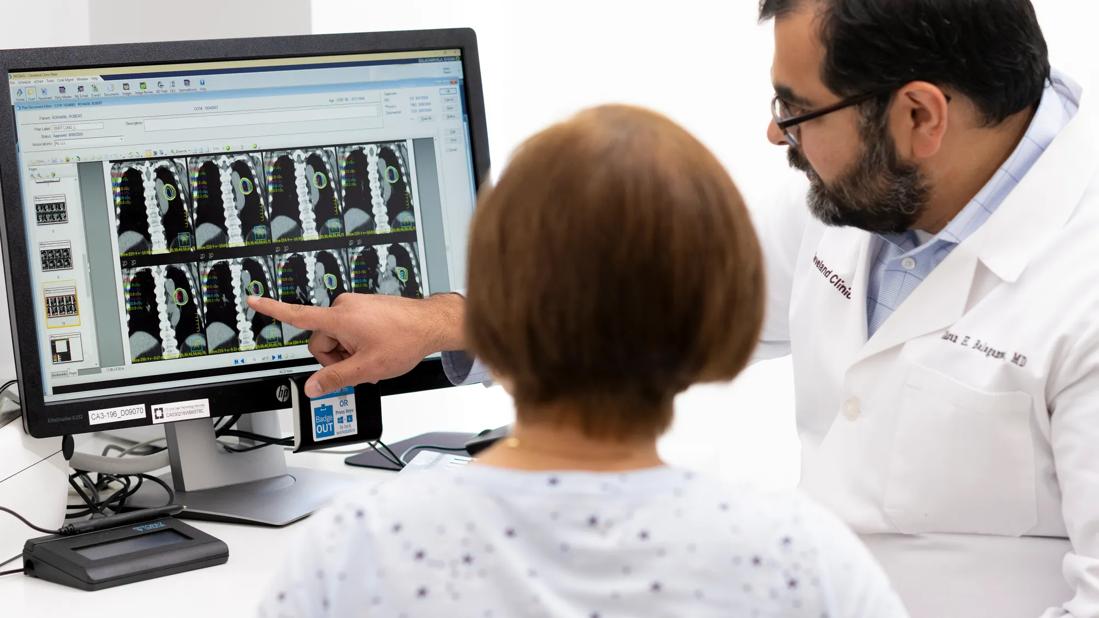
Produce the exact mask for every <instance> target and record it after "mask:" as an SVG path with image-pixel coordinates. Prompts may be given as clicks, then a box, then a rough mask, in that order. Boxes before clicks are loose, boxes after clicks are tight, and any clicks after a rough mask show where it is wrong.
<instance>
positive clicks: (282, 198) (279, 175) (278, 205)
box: [264, 150, 313, 241]
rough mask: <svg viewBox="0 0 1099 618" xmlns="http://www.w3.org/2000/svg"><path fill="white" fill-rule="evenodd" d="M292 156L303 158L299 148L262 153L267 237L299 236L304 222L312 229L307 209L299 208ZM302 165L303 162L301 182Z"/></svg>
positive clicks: (295, 238)
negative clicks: (268, 217)
mask: <svg viewBox="0 0 1099 618" xmlns="http://www.w3.org/2000/svg"><path fill="white" fill-rule="evenodd" d="M295 158H303V157H302V156H301V151H290V150H283V151H276V152H271V153H265V156H264V169H265V170H266V175H267V198H268V200H269V202H270V205H271V239H272V240H275V241H280V240H297V239H300V238H303V237H304V236H305V234H306V223H308V224H309V228H310V229H312V228H313V220H312V218H313V215H312V212H311V211H310V210H309V209H308V208H302V206H301V202H300V200H299V196H298V182H297V170H298V164H297V161H296V160H295ZM304 167H305V166H304V165H303V166H302V175H303V181H304V174H305V169H304ZM303 211H304V212H303ZM304 215H308V217H305V216H304Z"/></svg>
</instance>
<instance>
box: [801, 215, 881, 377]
mask: <svg viewBox="0 0 1099 618" xmlns="http://www.w3.org/2000/svg"><path fill="white" fill-rule="evenodd" d="M871 249H872V244H871V235H870V234H868V233H867V232H865V231H863V230H859V229H856V228H851V227H830V228H827V229H825V231H824V233H823V235H822V236H821V239H820V242H819V243H818V245H817V249H816V252H815V253H814V255H812V256H811V259H812V260H813V264H812V267H813V270H814V271H816V272H810V273H809V276H810V277H813V278H817V277H819V278H821V279H822V281H821V282H820V284H818V285H814V286H812V288H811V289H813V290H816V293H815V296H816V298H814V299H812V300H811V301H810V303H809V304H807V305H806V306H807V307H812V308H813V309H812V311H813V312H814V313H815V314H816V315H817V316H819V317H822V318H824V319H822V320H819V322H817V323H816V328H815V329H814V331H815V332H814V333H813V338H814V339H815V340H817V341H818V342H819V344H821V345H824V347H826V348H827V349H828V350H829V355H831V356H833V358H836V359H837V360H843V361H847V360H848V359H850V358H851V357H853V356H854V355H855V354H856V353H857V352H858V351H859V348H861V347H862V345H863V343H864V342H865V341H866V282H867V279H868V277H869V263H870V257H871V256H870V251H871ZM824 316H827V317H826V318H825V317H824ZM825 341H827V343H826V344H825V343H824V342H825Z"/></svg>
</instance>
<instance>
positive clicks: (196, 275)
mask: <svg viewBox="0 0 1099 618" xmlns="http://www.w3.org/2000/svg"><path fill="white" fill-rule="evenodd" d="M411 144H412V142H411V141H408V140H405V141H386V142H372V143H362V144H344V145H327V146H310V147H293V148H282V149H275V150H256V151H250V152H216V153H210V154H205V155H195V156H189V157H182V158H146V159H138V160H116V161H111V162H110V178H111V186H110V191H111V198H113V205H114V214H115V226H116V229H115V233H116V235H117V236H116V238H117V242H118V262H117V263H116V264H117V267H118V269H119V270H118V271H117V276H118V277H119V281H121V293H122V296H123V298H122V301H123V305H124V306H125V309H126V316H127V321H128V327H129V340H128V342H129V350H130V362H135V363H136V362H149V361H159V360H168V359H178V358H186V357H192V356H202V355H207V354H221V353H230V352H238V351H247V350H256V349H266V348H276V347H283V346H292V345H300V344H303V343H306V342H307V341H308V339H309V335H310V332H309V331H304V330H301V329H298V328H295V327H293V326H291V325H289V324H283V323H280V322H279V321H277V320H274V319H272V318H269V317H267V316H265V315H263V314H260V313H257V312H255V311H253V310H252V309H251V308H250V307H248V304H247V302H246V299H247V297H248V296H265V297H267V298H273V299H275V300H279V301H282V302H286V303H291V304H298V305H313V306H319V307H329V306H331V305H332V304H333V303H334V302H335V301H336V299H337V298H338V297H339V295H340V294H343V293H345V292H354V293H359V294H387V295H392V296H405V297H408V298H422V297H423V295H424V293H425V290H424V287H423V286H424V284H423V277H424V270H423V269H424V266H423V265H422V264H421V263H420V259H421V257H420V254H419V252H418V243H417V240H416V239H417V238H418V230H417V220H416V214H415V213H416V209H417V207H418V206H417V201H416V200H417V199H418V198H417V197H416V190H415V189H416V181H415V173H416V170H415V161H413V160H412V159H411V158H410V157H411V155H412V152H413V151H412V146H411ZM349 237H352V238H349ZM169 254H170V255H169ZM51 255H52V254H51Z"/></svg>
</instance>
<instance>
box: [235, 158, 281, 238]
mask: <svg viewBox="0 0 1099 618" xmlns="http://www.w3.org/2000/svg"><path fill="white" fill-rule="evenodd" d="M262 173H263V158H262V157H261V156H260V155H259V154H256V153H249V154H243V155H237V156H235V157H233V158H232V159H231V160H230V161H229V183H230V185H231V187H232V194H233V205H234V207H235V211H236V218H237V221H238V225H239V227H240V236H241V240H243V242H244V243H245V244H255V243H265V242H270V241H271V226H270V225H268V220H269V219H270V217H269V216H268V214H267V194H266V193H265V191H266V183H265V182H264V181H263V176H262Z"/></svg>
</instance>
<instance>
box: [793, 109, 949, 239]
mask: <svg viewBox="0 0 1099 618" xmlns="http://www.w3.org/2000/svg"><path fill="white" fill-rule="evenodd" d="M863 124H864V126H863V128H862V129H861V130H860V131H859V132H860V133H861V134H862V142H863V144H864V147H863V152H862V154H861V155H860V156H859V159H858V160H857V161H855V164H854V166H853V168H852V169H851V170H849V171H847V172H845V173H844V174H843V175H842V176H840V178H839V179H838V180H836V181H834V182H833V183H831V184H828V183H825V182H824V181H823V180H821V178H820V176H818V175H817V173H816V172H815V171H813V168H812V167H811V166H810V165H809V162H808V161H807V160H806V159H805V157H803V156H802V154H801V151H799V150H798V149H797V148H793V147H791V148H790V149H789V150H788V151H787V153H786V156H787V159H788V161H789V163H790V166H791V167H793V168H794V169H797V170H800V171H802V172H805V174H806V176H808V177H809V183H810V188H809V210H810V211H811V212H812V213H813V216H815V217H816V218H818V219H820V220H821V221H822V222H824V224H825V225H833V226H850V227H857V228H859V229H863V230H866V231H868V232H874V233H878V234H891V233H893V234H895V233H900V232H904V231H905V230H908V229H911V228H912V226H913V225H914V224H915V223H916V220H917V219H919V217H920V215H921V214H922V213H923V211H924V210H925V209H926V208H927V200H928V192H929V191H928V187H927V183H926V181H925V179H924V177H923V174H921V173H920V170H919V169H918V168H917V167H916V166H914V165H910V164H907V163H904V162H902V161H900V160H899V159H898V158H897V150H896V147H895V145H894V143H893V138H892V136H890V135H889V131H888V128H886V127H885V126H884V123H879V126H870V125H869V123H865V122H864V123H863Z"/></svg>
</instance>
